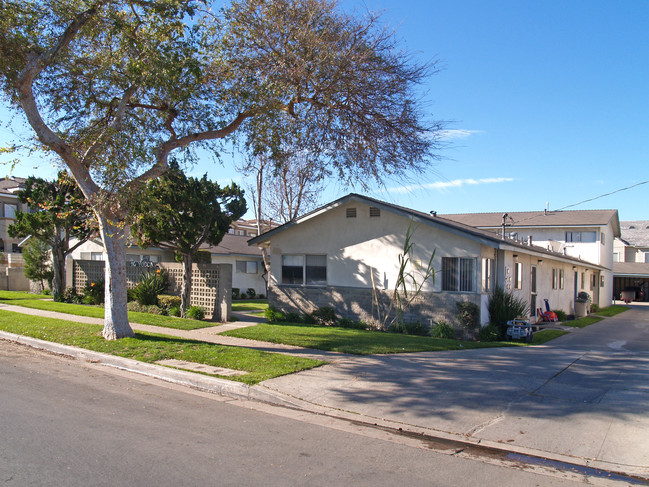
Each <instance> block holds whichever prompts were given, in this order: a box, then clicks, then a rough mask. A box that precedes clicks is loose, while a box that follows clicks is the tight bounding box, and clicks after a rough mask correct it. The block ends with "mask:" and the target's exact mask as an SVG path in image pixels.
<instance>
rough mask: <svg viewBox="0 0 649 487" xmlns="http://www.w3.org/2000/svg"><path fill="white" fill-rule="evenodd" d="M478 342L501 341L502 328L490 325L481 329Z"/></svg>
mask: <svg viewBox="0 0 649 487" xmlns="http://www.w3.org/2000/svg"><path fill="white" fill-rule="evenodd" d="M478 340H480V341H481V342H495V341H498V340H500V326H498V325H493V324H489V325H487V326H485V327H483V328H480V331H479V332H478Z"/></svg>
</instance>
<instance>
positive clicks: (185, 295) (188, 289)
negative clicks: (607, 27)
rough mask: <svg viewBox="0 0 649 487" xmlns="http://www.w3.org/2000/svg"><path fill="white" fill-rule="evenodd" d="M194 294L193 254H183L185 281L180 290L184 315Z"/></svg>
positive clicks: (181, 308)
mask: <svg viewBox="0 0 649 487" xmlns="http://www.w3.org/2000/svg"><path fill="white" fill-rule="evenodd" d="M191 295H192V254H191V253H187V254H183V283H182V290H181V292H180V311H181V314H182V316H183V317H184V316H185V314H186V313H187V310H188V309H189V306H190V302H189V301H190V299H191Z"/></svg>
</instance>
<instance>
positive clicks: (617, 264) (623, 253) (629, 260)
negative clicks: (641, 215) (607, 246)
mask: <svg viewBox="0 0 649 487" xmlns="http://www.w3.org/2000/svg"><path fill="white" fill-rule="evenodd" d="M620 228H621V234H622V235H621V236H620V237H619V238H616V239H615V243H614V249H613V274H614V293H615V297H616V299H619V298H620V297H621V294H622V292H623V291H625V290H626V291H631V292H632V293H633V299H634V300H635V301H649V221H647V220H642V221H623V222H620Z"/></svg>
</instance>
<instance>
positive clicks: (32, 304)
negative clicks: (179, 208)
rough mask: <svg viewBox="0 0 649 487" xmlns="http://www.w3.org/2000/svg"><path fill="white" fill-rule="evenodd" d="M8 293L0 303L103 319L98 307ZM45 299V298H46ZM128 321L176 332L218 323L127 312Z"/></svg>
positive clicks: (1, 298)
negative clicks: (171, 329)
mask: <svg viewBox="0 0 649 487" xmlns="http://www.w3.org/2000/svg"><path fill="white" fill-rule="evenodd" d="M7 293H8V291H3V292H1V293H0V302H5V303H7V304H13V305H17V306H24V307H25V308H33V309H42V310H45V311H56V312H58V313H68V314H71V315H77V316H88V317H91V318H103V317H104V308H103V307H100V306H91V305H87V304H71V303H56V302H54V301H47V300H43V299H42V298H40V299H39V297H37V295H34V294H27V293H12V294H11V295H9V296H8V295H7ZM46 297H47V296H46ZM128 319H129V321H131V322H132V323H140V324H142V325H154V326H162V327H165V328H175V329H178V330H197V329H199V328H206V327H209V326H217V325H218V324H219V323H214V322H210V321H198V320H188V319H184V318H174V317H173V316H161V315H153V314H149V313H137V312H133V311H129V313H128Z"/></svg>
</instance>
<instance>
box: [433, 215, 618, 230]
mask: <svg viewBox="0 0 649 487" xmlns="http://www.w3.org/2000/svg"><path fill="white" fill-rule="evenodd" d="M503 214H504V212H503V213H457V214H450V215H440V216H441V217H444V218H447V219H449V220H454V221H456V222H459V223H463V224H465V225H470V226H472V227H479V228H500V227H502V224H503ZM507 215H508V216H509V218H508V219H507V226H508V228H511V227H592V226H606V225H608V224H609V223H611V222H612V224H613V231H614V232H615V233H616V235H619V220H618V214H617V210H568V211H548V212H544V211H512V212H507Z"/></svg>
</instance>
